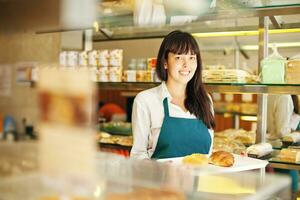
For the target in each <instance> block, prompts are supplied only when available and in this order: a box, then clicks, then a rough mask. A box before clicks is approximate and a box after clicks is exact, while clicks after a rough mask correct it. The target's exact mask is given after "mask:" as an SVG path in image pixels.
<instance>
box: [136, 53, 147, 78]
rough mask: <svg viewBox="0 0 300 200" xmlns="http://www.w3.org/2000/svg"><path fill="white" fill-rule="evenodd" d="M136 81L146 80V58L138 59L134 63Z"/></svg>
mask: <svg viewBox="0 0 300 200" xmlns="http://www.w3.org/2000/svg"><path fill="white" fill-rule="evenodd" d="M136 69H137V70H136V81H137V82H145V81H146V74H147V71H146V69H147V63H146V59H143V58H142V59H138V60H137V65H136Z"/></svg>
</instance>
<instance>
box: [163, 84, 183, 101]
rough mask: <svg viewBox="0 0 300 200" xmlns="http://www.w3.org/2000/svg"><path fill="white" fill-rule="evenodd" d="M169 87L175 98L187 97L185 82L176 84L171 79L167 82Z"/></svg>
mask: <svg viewBox="0 0 300 200" xmlns="http://www.w3.org/2000/svg"><path fill="white" fill-rule="evenodd" d="M166 85H167V88H168V91H169V93H170V94H171V96H172V98H173V99H180V100H183V101H184V99H185V96H186V93H185V90H186V85H184V84H175V83H173V82H171V81H167V82H166Z"/></svg>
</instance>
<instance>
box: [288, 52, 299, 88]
mask: <svg viewBox="0 0 300 200" xmlns="http://www.w3.org/2000/svg"><path fill="white" fill-rule="evenodd" d="M285 72H286V75H285V79H286V83H288V84H299V83H300V79H299V74H300V54H298V55H296V56H294V57H293V58H292V59H291V60H289V61H288V62H287V65H286V68H285Z"/></svg>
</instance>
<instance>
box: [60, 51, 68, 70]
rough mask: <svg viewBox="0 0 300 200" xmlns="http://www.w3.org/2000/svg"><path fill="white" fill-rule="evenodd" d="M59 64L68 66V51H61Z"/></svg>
mask: <svg viewBox="0 0 300 200" xmlns="http://www.w3.org/2000/svg"><path fill="white" fill-rule="evenodd" d="M59 64H60V65H61V66H64V67H65V66H67V52H66V51H61V52H60V53H59Z"/></svg>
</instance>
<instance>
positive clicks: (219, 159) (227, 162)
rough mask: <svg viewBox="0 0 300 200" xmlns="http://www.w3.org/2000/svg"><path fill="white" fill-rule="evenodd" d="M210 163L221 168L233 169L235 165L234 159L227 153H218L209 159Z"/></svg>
mask: <svg viewBox="0 0 300 200" xmlns="http://www.w3.org/2000/svg"><path fill="white" fill-rule="evenodd" d="M209 163H211V164H213V165H216V166H220V167H231V166H232V165H233V164H234V157H233V155H232V154H231V153H229V152H226V151H216V152H214V153H212V155H211V156H210V158H209Z"/></svg>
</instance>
